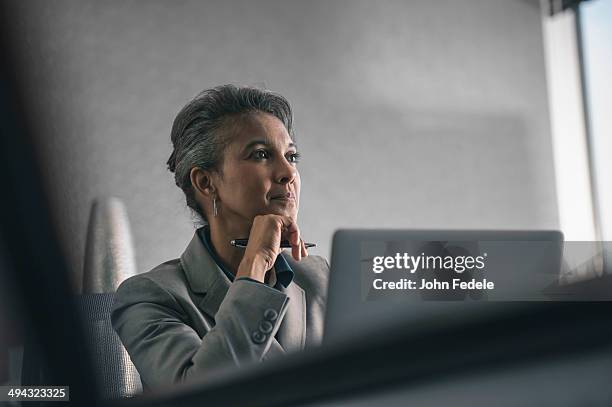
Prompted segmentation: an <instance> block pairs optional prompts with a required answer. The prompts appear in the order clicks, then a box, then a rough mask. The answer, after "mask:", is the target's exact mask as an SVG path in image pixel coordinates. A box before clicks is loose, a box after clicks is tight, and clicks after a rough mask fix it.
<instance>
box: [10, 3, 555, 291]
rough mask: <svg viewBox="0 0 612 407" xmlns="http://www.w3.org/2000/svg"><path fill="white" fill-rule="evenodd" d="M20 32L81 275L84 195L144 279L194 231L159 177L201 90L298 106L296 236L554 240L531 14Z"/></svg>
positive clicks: (99, 19) (369, 13) (414, 12)
mask: <svg viewBox="0 0 612 407" xmlns="http://www.w3.org/2000/svg"><path fill="white" fill-rule="evenodd" d="M17 7H19V9H18V17H16V19H15V22H16V27H17V32H18V33H19V34H20V36H21V39H22V47H21V49H22V50H23V51H24V62H25V63H26V64H28V69H27V71H28V73H29V74H30V75H31V80H30V82H29V83H30V90H31V92H32V95H36V97H37V101H38V109H39V115H40V116H39V117H40V123H43V124H44V127H43V128H44V130H45V133H44V134H43V137H42V144H41V146H42V152H43V156H44V163H43V164H44V169H45V175H46V176H47V179H48V180H49V185H50V190H51V191H52V195H53V204H54V208H55V211H56V214H57V217H58V219H59V220H60V225H61V233H62V237H63V241H64V246H65V247H66V252H67V254H68V255H69V260H70V264H71V265H72V267H73V268H74V271H75V280H77V277H78V276H79V272H80V270H81V268H82V263H83V252H84V238H85V234H86V223H87V216H88V211H89V205H90V203H91V200H92V199H93V198H94V197H96V196H101V195H114V196H118V197H120V198H122V199H123V200H124V201H125V202H126V204H127V208H128V212H129V215H130V218H131V222H132V229H133V233H134V239H135V243H136V251H137V262H138V265H139V268H140V269H141V270H143V271H144V270H146V269H149V268H151V267H152V266H155V265H156V264H158V263H160V262H162V261H164V260H167V259H170V258H175V257H177V256H178V255H179V254H180V253H181V252H182V250H183V248H184V247H185V245H186V243H187V242H188V240H189V239H190V237H191V235H192V231H193V223H192V220H191V218H190V214H189V211H188V210H187V209H186V208H185V206H184V202H183V197H182V195H181V191H180V190H179V189H178V188H176V187H175V186H174V183H173V180H172V177H171V174H169V173H168V172H167V171H166V169H165V165H164V163H165V161H166V159H167V157H168V155H169V153H170V141H169V133H170V127H171V124H172V120H173V118H174V115H175V114H176V113H177V112H178V110H179V109H180V108H181V106H182V105H183V104H184V103H185V102H186V101H187V100H188V99H189V98H191V97H192V96H193V95H195V94H196V93H197V92H198V91H199V90H201V89H203V88H205V87H209V86H213V85H217V84H221V83H227V82H234V83H240V84H263V85H265V86H266V87H268V88H270V89H272V90H275V91H279V92H281V93H282V94H284V95H285V96H287V97H288V98H289V99H290V100H291V101H292V103H293V105H294V109H295V114H296V126H297V131H298V137H299V138H298V141H299V143H300V148H301V151H302V153H303V156H304V159H303V161H302V164H301V173H302V179H303V196H302V205H301V211H300V219H301V226H302V229H303V233H304V235H305V237H306V238H307V239H308V240H312V241H315V242H318V243H319V244H320V248H319V249H318V251H317V253H321V254H324V255H328V254H329V250H330V244H331V237H332V232H333V231H334V230H335V229H336V228H339V227H404V228H416V227H419V228H458V227H486V228H548V227H556V226H557V211H556V203H555V194H554V185H553V184H554V182H553V167H552V158H551V145H550V136H549V127H548V115H547V100H546V88H545V78H544V59H543V50H542V39H541V27H540V11H539V7H538V2H537V1H528V0H495V1H493V0H466V1H455V0H447V1H440V0H438V1H428V0H421V1H405V0H397V1H389V0H383V1H375V2H374V1H366V0H363V1H355V0H351V1H349V0H335V1H284V0H274V1H272V0H266V1H251V0H244V1H237V0H232V1H219V2H212V1H208V2H206V1H181V2H167V1H147V2H145V1H142V2H135V1H130V2H123V1H121V2H119V1H114V2H109V1H93V0H88V1H83V0H70V1H67V0H64V1H56V2H48V1H44V0H39V1H30V2H27V4H19V5H17Z"/></svg>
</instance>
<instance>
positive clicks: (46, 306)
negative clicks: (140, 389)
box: [0, 3, 97, 406]
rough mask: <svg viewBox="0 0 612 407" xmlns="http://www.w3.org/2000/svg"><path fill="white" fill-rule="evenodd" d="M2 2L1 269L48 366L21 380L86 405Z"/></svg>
mask: <svg viewBox="0 0 612 407" xmlns="http://www.w3.org/2000/svg"><path fill="white" fill-rule="evenodd" d="M5 6H6V4H5V3H0V60H1V61H2V63H1V64H0V173H1V174H2V177H3V182H2V188H3V198H2V199H0V241H1V242H2V244H3V245H4V249H5V250H4V251H3V254H4V258H3V264H5V266H6V267H5V268H4V269H3V270H0V272H3V273H6V274H7V275H6V279H5V280H6V281H7V282H8V284H10V286H11V287H10V289H11V290H12V292H13V293H14V294H15V295H14V296H15V298H16V299H17V300H16V301H19V302H20V309H21V310H22V312H23V315H22V317H23V318H22V322H23V324H24V325H25V333H26V335H27V338H26V341H28V342H29V343H31V344H32V345H33V346H35V347H36V348H38V349H40V355H41V357H40V359H38V360H32V359H30V362H32V363H34V362H37V363H38V364H42V365H44V366H45V367H46V368H45V370H44V376H43V377H42V378H41V377H34V376H33V377H31V379H32V382H30V383H28V382H24V383H22V384H23V385H26V384H33V385H58V386H70V399H71V401H72V402H73V403H74V404H77V405H89V406H91V405H95V400H96V396H97V388H96V385H95V382H94V381H93V380H92V372H93V369H92V366H91V363H90V359H89V355H88V352H87V348H86V345H85V340H84V336H83V333H82V330H81V326H80V324H79V317H78V313H77V311H76V307H75V305H74V301H73V299H74V295H73V293H72V292H71V289H70V283H69V281H70V279H69V271H68V268H67V265H66V262H65V259H64V257H63V256H62V253H61V250H60V247H59V244H58V235H57V232H56V230H55V227H54V225H53V223H52V221H51V216H50V210H49V206H48V200H47V194H46V193H45V191H44V187H43V183H42V178H41V176H40V174H41V172H40V169H39V160H38V159H37V157H36V151H35V150H34V148H33V146H34V145H35V138H34V137H33V134H34V132H35V131H36V130H37V129H35V128H34V126H35V125H36V120H35V118H32V117H28V114H29V113H30V110H29V109H28V108H27V107H26V106H28V105H27V103H26V102H27V101H25V100H24V98H23V94H22V93H21V90H22V89H23V88H22V87H20V86H19V85H20V80H26V79H25V78H20V77H19V76H18V72H20V69H19V67H18V66H16V65H15V63H14V61H15V58H14V56H15V55H14V54H13V49H11V47H10V45H11V44H12V43H13V44H14V43H15V42H14V41H13V42H11V36H10V35H11V33H10V31H9V30H8V29H9V27H10V21H5V19H8V18H9V16H10V15H11V14H10V13H9V11H10V10H5ZM29 343H28V344H26V346H27V345H29ZM26 363H28V361H27V360H26V357H25V354H24V365H25V364H26ZM24 368H25V366H24ZM26 379H27V378H26ZM42 404H44V405H45V406H48V405H53V404H54V403H53V402H42ZM57 404H63V405H66V403H61V402H58V403H57ZM30 405H34V404H30Z"/></svg>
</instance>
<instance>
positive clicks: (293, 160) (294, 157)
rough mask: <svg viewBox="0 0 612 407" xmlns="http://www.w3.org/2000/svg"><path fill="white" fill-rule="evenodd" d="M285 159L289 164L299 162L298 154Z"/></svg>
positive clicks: (292, 154)
mask: <svg viewBox="0 0 612 407" xmlns="http://www.w3.org/2000/svg"><path fill="white" fill-rule="evenodd" d="M287 159H288V160H289V162H290V163H297V162H299V161H300V153H291V154H289V157H288V158H287Z"/></svg>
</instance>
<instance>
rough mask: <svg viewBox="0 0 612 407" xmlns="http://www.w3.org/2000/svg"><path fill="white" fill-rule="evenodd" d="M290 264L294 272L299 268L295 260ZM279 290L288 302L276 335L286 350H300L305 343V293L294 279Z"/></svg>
mask: <svg viewBox="0 0 612 407" xmlns="http://www.w3.org/2000/svg"><path fill="white" fill-rule="evenodd" d="M281 255H282V254H281ZM285 258H286V257H285ZM290 265H291V268H292V269H293V270H294V272H295V271H296V268H299V265H298V264H297V263H296V262H290ZM281 290H282V291H283V292H284V293H285V294H287V296H288V297H289V303H288V308H287V313H286V314H285V318H284V319H283V322H282V323H281V326H280V327H279V329H278V333H277V334H276V337H277V338H278V341H279V342H280V344H281V345H282V346H283V348H284V349H285V350H286V351H287V352H291V351H294V350H302V349H304V346H305V345H306V295H305V293H304V290H303V289H302V287H300V286H299V285H297V283H296V282H295V281H293V282H291V284H289V287H287V288H285V287H282V288H281Z"/></svg>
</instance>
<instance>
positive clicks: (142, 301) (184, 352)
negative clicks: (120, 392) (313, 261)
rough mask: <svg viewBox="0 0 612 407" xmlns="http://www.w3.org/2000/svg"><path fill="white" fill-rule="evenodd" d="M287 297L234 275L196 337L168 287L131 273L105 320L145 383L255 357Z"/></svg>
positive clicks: (159, 382)
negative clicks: (212, 319)
mask: <svg viewBox="0 0 612 407" xmlns="http://www.w3.org/2000/svg"><path fill="white" fill-rule="evenodd" d="M287 302H288V297H287V295H286V294H284V293H282V292H280V291H278V290H275V289H273V288H271V287H268V286H266V285H264V284H260V283H258V282H254V281H249V280H246V279H245V280H243V279H239V280H237V281H235V282H234V283H232V284H231V286H230V288H229V290H228V291H227V294H226V296H225V298H224V299H223V301H222V302H221V304H220V306H219V310H218V312H217V314H216V315H215V326H214V327H212V328H211V329H210V331H208V332H207V333H206V334H205V335H204V337H202V338H200V336H199V335H198V333H197V332H196V331H195V330H194V329H193V328H191V327H190V326H189V325H188V323H187V321H188V317H187V315H186V313H185V312H184V311H183V309H182V307H181V306H180V304H179V302H178V301H177V299H176V298H175V297H174V296H173V295H172V294H171V293H170V292H168V291H167V290H166V289H165V288H164V287H162V286H161V285H160V284H159V283H158V282H156V281H154V280H151V279H150V278H147V277H144V276H135V277H132V278H130V279H128V280H126V281H125V282H124V283H123V284H122V285H121V286H120V287H119V289H118V290H117V294H116V297H115V304H114V306H113V311H112V314H111V321H112V325H113V328H114V329H115V331H116V332H117V333H118V335H119V337H120V338H121V341H122V342H123V344H124V346H125V347H126V349H127V351H128V353H129V355H130V358H131V359H132V362H133V363H134V365H135V366H136V369H137V370H138V372H139V373H140V377H141V380H142V382H143V384H144V385H145V386H146V387H149V388H150V387H154V386H157V385H167V384H171V383H177V382H181V381H184V380H186V379H188V378H192V377H207V376H210V372H211V371H212V370H214V369H216V368H219V367H227V366H228V365H234V366H237V365H241V364H244V363H248V362H253V361H259V360H261V359H262V357H263V356H264V355H265V354H266V352H267V350H268V349H269V347H270V345H271V342H272V338H274V335H275V334H276V331H277V330H278V328H279V326H280V323H281V321H282V319H283V317H284V314H285V312H286V310H287Z"/></svg>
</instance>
